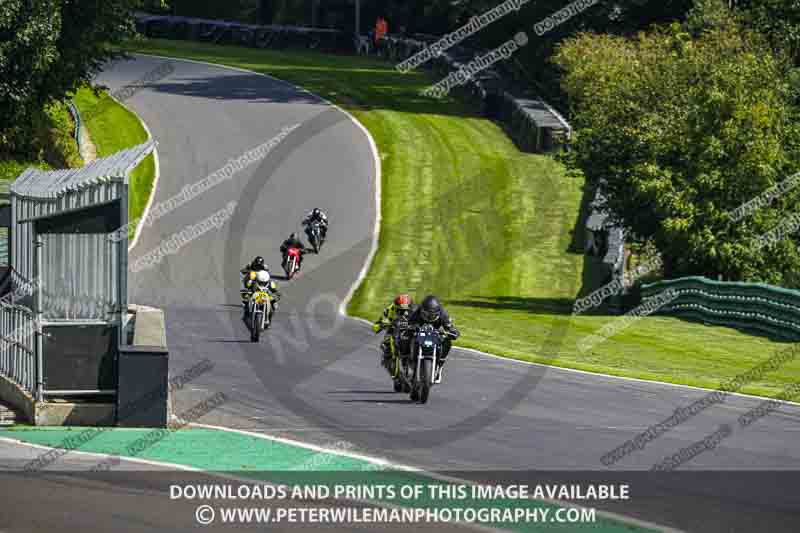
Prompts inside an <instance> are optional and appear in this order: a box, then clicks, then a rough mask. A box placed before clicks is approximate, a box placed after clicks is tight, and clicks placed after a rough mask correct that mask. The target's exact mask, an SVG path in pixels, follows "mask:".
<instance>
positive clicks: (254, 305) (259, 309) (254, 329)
mask: <svg viewBox="0 0 800 533" xmlns="http://www.w3.org/2000/svg"><path fill="white" fill-rule="evenodd" d="M247 307H248V310H247V316H248V317H249V318H250V324H249V325H250V340H251V341H252V342H258V341H259V339H260V338H261V332H262V331H264V330H266V329H269V326H270V324H271V322H272V295H270V293H268V292H267V291H265V290H264V289H257V290H255V291H253V293H252V295H251V296H250V299H249V300H248V302H247Z"/></svg>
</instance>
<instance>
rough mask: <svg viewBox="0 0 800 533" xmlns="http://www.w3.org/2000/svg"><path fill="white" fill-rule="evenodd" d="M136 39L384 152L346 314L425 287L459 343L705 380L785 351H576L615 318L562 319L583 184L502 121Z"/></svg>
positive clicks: (718, 343)
mask: <svg viewBox="0 0 800 533" xmlns="http://www.w3.org/2000/svg"><path fill="white" fill-rule="evenodd" d="M135 47H136V50H138V51H141V52H146V53H154V54H160V55H168V56H174V57H185V58H190V59H197V60H203V61H209V62H213V63H220V64H225V65H231V66H236V67H241V68H247V69H251V70H254V71H257V72H261V73H265V74H271V75H274V76H275V77H278V78H281V79H284V80H287V81H289V82H292V83H295V84H297V85H300V86H302V87H304V88H306V89H309V90H311V91H313V92H315V93H317V94H319V95H321V96H324V97H326V98H328V99H330V100H332V101H334V102H336V103H338V104H340V105H342V106H343V107H344V108H346V109H347V110H348V111H350V112H352V113H353V114H354V115H355V116H356V118H357V119H358V120H359V121H360V122H361V123H362V124H364V126H365V127H366V128H367V129H368V130H369V131H370V133H371V134H372V136H373V138H374V139H375V142H376V143H377V145H378V149H379V151H380V155H381V160H382V169H383V176H382V190H383V198H382V215H383V223H382V227H381V235H380V249H379V251H378V253H377V255H376V257H375V261H374V263H373V265H372V268H371V269H370V272H369V275H368V276H367V278H366V280H365V281H364V283H363V284H362V285H361V287H360V288H359V290H358V291H357V292H356V294H355V297H354V298H353V301H352V302H351V305H350V307H349V311H350V313H352V314H354V315H357V316H362V317H365V318H369V319H373V318H375V317H376V316H377V315H378V313H379V312H380V311H381V309H382V308H383V306H384V305H386V303H387V302H388V301H389V300H390V299H391V297H392V296H393V295H394V294H396V293H397V292H400V291H411V292H412V293H413V294H415V295H416V296H417V297H422V296H424V295H425V294H426V293H431V292H432V293H436V294H438V295H440V296H441V297H442V298H444V299H445V302H446V303H447V307H448V309H449V310H450V312H451V314H452V315H453V316H454V317H455V319H456V322H457V325H458V326H459V328H460V329H461V330H462V332H463V336H462V339H460V341H459V344H460V345H462V346H469V347H473V348H477V349H481V350H486V351H490V352H492V353H495V354H498V355H503V356H507V357H513V358H518V359H523V360H528V361H536V362H543V363H549V364H553V365H557V366H565V367H570V368H578V369H584V370H590V371H597V372H604V373H610V374H615V375H622V376H631V377H639V378H647V379H655V380H660V381H668V382H674V383H685V384H690V385H697V386H706V387H716V386H717V385H718V384H719V383H720V382H721V381H724V380H726V379H729V378H731V377H733V376H735V375H737V374H739V373H741V372H744V371H746V370H748V369H750V368H751V367H752V366H754V365H756V364H757V363H758V362H759V361H762V360H763V359H765V358H767V357H768V356H769V355H771V354H772V353H773V352H774V351H775V350H776V349H778V348H780V347H782V346H783V345H782V344H779V343H776V342H772V341H770V340H767V339H763V338H758V337H754V336H750V335H746V334H744V333H740V332H738V331H735V330H732V329H729V328H719V327H704V326H702V325H698V324H694V323H690V322H686V321H682V320H679V319H672V318H658V317H646V318H642V319H640V320H637V321H635V322H633V323H632V324H630V325H629V327H627V328H626V329H624V330H623V331H620V332H619V333H617V334H616V335H614V337H613V338H611V339H609V340H607V341H605V342H603V343H600V344H598V345H596V346H595V347H594V348H593V349H592V350H590V351H588V352H587V353H581V352H579V351H578V350H577V348H576V344H577V343H578V341H580V340H581V339H583V338H584V337H585V336H587V335H590V334H593V333H596V332H597V331H598V330H599V329H600V328H602V327H603V326H605V325H606V324H608V323H610V322H612V321H614V320H618V318H616V317H612V316H599V315H592V316H579V317H571V316H570V315H569V312H570V310H571V307H572V303H573V301H574V299H575V297H576V296H577V295H579V294H581V292H582V291H585V290H586V289H587V288H588V286H589V285H591V282H589V281H588V280H590V279H592V277H593V269H592V268H590V265H589V263H588V260H586V264H585V260H584V258H583V256H582V255H581V253H580V246H579V243H580V242H581V240H582V233H583V230H582V226H581V222H582V221H581V220H580V218H581V217H580V215H579V213H580V206H581V201H582V198H583V194H584V190H583V186H584V184H583V181H582V179H580V178H576V177H573V176H569V175H567V174H566V173H565V170H564V168H563V167H562V166H561V165H560V164H558V163H557V162H555V161H554V160H553V159H551V158H549V157H544V156H539V155H532V154H525V153H522V152H520V151H519V150H517V149H516V147H515V146H514V144H513V143H512V142H511V141H510V140H509V138H508V137H507V136H506V135H505V133H504V132H503V130H502V128H501V127H500V126H499V125H497V124H496V123H493V122H492V121H489V120H486V119H484V118H481V117H479V116H476V115H474V114H473V113H472V112H471V111H470V110H469V109H468V108H466V107H465V106H464V105H463V104H461V103H459V102H457V101H454V100H452V99H446V100H444V101H433V100H430V99H427V98H423V97H421V96H419V94H418V92H419V91H420V90H421V89H422V88H424V87H425V86H426V85H428V84H430V83H432V82H433V81H435V80H432V79H431V78H429V77H427V76H426V75H425V74H421V73H415V74H408V75H402V74H400V73H398V72H397V71H395V70H394V69H393V68H392V65H390V64H388V63H385V62H382V61H378V60H375V59H371V58H363V57H344V56H335V55H322V54H316V53H305V52H304V53H300V52H281V51H271V50H253V49H246V48H238V47H222V46H215V45H209V44H204V43H195V42H191V43H189V42H180V41H164V40H151V41H144V42H139V43H136V44H135ZM576 244H577V245H576ZM585 285H586V286H585ZM798 377H800V362H791V363H789V364H786V365H784V366H783V367H782V368H780V369H778V370H776V371H775V372H773V373H772V374H769V375H767V376H765V377H764V379H763V380H762V381H758V382H754V383H751V384H749V385H748V386H746V387H745V388H744V389H743V392H749V393H754V394H763V395H775V394H777V393H778V392H779V391H780V389H781V388H782V387H783V386H785V385H786V384H788V383H791V382H793V381H796V380H797V378H798Z"/></svg>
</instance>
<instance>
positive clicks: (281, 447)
mask: <svg viewBox="0 0 800 533" xmlns="http://www.w3.org/2000/svg"><path fill="white" fill-rule="evenodd" d="M87 431H95V430H93V429H92V428H28V427H15V428H11V429H9V430H5V431H0V437H7V438H12V439H17V440H20V441H22V442H27V443H31V444H39V445H43V446H49V447H53V448H63V447H65V446H66V444H65V442H67V439H69V438H70V437H75V436H77V435H80V434H85V432H87ZM153 431H154V430H149V429H121V428H115V429H110V430H104V431H101V432H98V433H97V434H96V435H94V436H93V437H92V438H91V439H85V440H86V442H85V444H83V445H82V446H81V447H80V448H79V451H83V452H93V453H102V454H110V455H119V456H122V457H136V458H140V459H147V460H150V461H159V462H164V463H171V464H175V465H182V466H188V467H192V468H197V469H200V470H206V471H212V472H226V473H233V474H236V475H237V476H239V477H242V478H248V479H253V480H260V481H267V482H272V483H281V484H287V485H294V484H303V485H312V484H313V485H319V484H324V485H329V486H333V485H334V484H349V483H352V484H365V483H367V484H387V485H388V484H393V485H395V486H396V487H399V486H400V485H408V484H428V483H436V484H440V485H441V484H442V482H440V481H437V480H432V479H431V478H429V477H426V476H425V475H424V474H422V473H419V474H417V473H411V472H404V471H392V470H386V469H385V467H383V466H382V465H379V464H376V463H373V462H371V461H368V460H366V459H355V458H351V457H345V456H342V455H338V454H336V453H329V452H318V451H315V450H310V449H308V448H304V447H302V446H297V445H293V444H288V443H284V442H277V441H273V440H269V439H263V438H258V437H253V436H250V435H245V434H242V433H234V432H229V431H221V430H214V429H201V428H187V429H182V430H180V431H174V432H170V433H169V434H167V436H166V438H162V439H160V440H157V439H152V440H150V441H148V445H147V446H146V447H137V446H136V443H138V442H142V441H143V440H145V439H144V438H145V437H146V436H147V435H148V434H151V435H152V434H153ZM142 448H143V449H142ZM139 449H140V450H141V451H138V450H139ZM100 461H102V459H100V458H98V463H99V462H100ZM377 501H380V500H377ZM383 501H389V500H383ZM391 502H392V503H393V504H395V505H399V506H414V507H428V508H435V507H450V508H455V507H461V508H467V507H470V508H473V509H479V508H483V507H495V508H497V507H500V508H509V507H510V508H514V509H518V508H523V509H533V508H550V509H552V511H550V515H552V514H553V513H555V509H556V506H554V505H552V504H548V503H543V502H540V501H536V500H491V501H485V500H483V501H474V500H471V499H464V500H446V499H444V500H442V499H437V500H427V499H425V498H422V499H418V500H415V501H413V502H412V501H410V500H403V499H399V498H395V499H392V500H391ZM578 503H581V502H578ZM583 503H586V505H587V506H590V505H591V502H583ZM493 526H494V527H497V528H500V529H505V530H509V531H517V532H526V533H527V532H542V531H548V532H549V531H558V532H573V531H574V532H581V533H582V532H588V531H592V532H598V533H621V532H627V533H630V532H645V531H653V530H650V529H645V528H641V527H638V526H633V525H630V524H625V523H623V522H620V521H616V520H609V519H605V518H602V517H600V516H598V517H597V521H596V522H595V523H593V524H556V523H553V524H500V523H498V524H493Z"/></svg>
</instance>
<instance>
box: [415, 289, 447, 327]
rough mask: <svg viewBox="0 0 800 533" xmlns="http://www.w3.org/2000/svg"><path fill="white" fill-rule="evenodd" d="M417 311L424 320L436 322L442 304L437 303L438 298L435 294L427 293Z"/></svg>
mask: <svg viewBox="0 0 800 533" xmlns="http://www.w3.org/2000/svg"><path fill="white" fill-rule="evenodd" d="M419 312H420V316H421V317H422V320H424V321H425V322H436V321H437V320H439V316H440V315H441V314H442V304H440V303H439V299H438V298H437V297H436V296H433V295H432V294H429V295H428V296H426V297H425V299H424V300H422V305H420V311H419Z"/></svg>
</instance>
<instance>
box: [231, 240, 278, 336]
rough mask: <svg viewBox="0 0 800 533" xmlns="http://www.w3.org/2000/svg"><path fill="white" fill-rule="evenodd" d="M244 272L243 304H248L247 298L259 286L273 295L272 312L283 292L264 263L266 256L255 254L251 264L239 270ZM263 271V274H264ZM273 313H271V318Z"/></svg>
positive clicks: (275, 308) (276, 307)
mask: <svg viewBox="0 0 800 533" xmlns="http://www.w3.org/2000/svg"><path fill="white" fill-rule="evenodd" d="M239 272H240V273H241V274H242V284H243V285H244V289H245V290H244V291H242V304H243V305H245V306H246V305H247V300H248V299H249V297H250V295H251V294H252V293H253V289H255V288H256V284H258V286H259V287H261V288H262V289H264V290H266V291H267V292H268V293H269V294H270V295H271V296H272V312H273V313H274V312H275V311H276V310H277V309H278V301H280V299H281V293H280V291H279V290H278V284H277V283H275V281H274V280H273V279H272V276H271V275H270V273H269V267H268V266H267V265H266V263H264V258H263V257H261V256H260V255H257V256H255V258H253V261H251V262H250V264H249V265H245V267H244V268H243V269H242V270H240V271H239ZM262 273H263V274H262ZM271 319H272V315H270V320H271Z"/></svg>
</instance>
